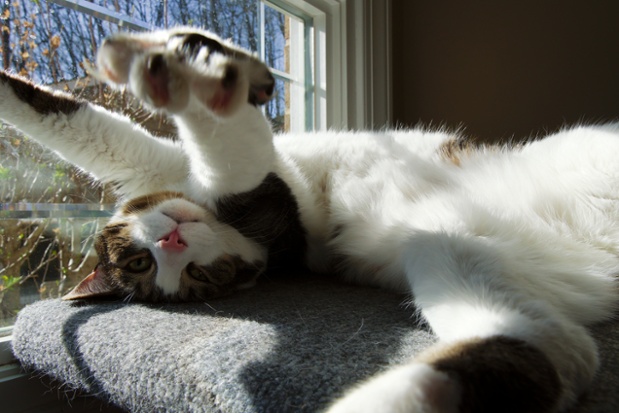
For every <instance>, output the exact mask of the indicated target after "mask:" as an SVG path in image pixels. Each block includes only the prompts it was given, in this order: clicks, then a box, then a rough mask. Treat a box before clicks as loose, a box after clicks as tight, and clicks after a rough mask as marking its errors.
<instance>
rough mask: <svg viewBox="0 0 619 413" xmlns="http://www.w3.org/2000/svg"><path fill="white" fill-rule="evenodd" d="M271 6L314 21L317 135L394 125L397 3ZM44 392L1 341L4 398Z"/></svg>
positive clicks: (355, 0)
mask: <svg viewBox="0 0 619 413" xmlns="http://www.w3.org/2000/svg"><path fill="white" fill-rule="evenodd" d="M79 1H80V0H77V2H79ZM73 2H75V0H73ZM267 2H272V3H274V4H275V5H276V6H280V7H281V5H289V6H291V7H293V8H296V9H298V10H300V11H302V12H303V13H304V14H305V15H306V16H309V18H310V19H311V22H312V27H313V29H312V39H311V47H312V49H313V53H312V55H313V58H314V59H315V61H314V62H313V65H312V67H313V68H314V73H313V74H312V76H313V79H312V80H313V85H314V97H315V99H314V105H315V112H314V119H313V122H314V128H315V129H316V130H326V129H336V130H349V129H381V128H384V127H388V126H390V125H391V124H392V119H393V117H392V116H393V115H392V77H391V73H392V70H391V65H392V63H391V62H392V58H391V56H392V49H391V44H392V41H391V13H392V12H391V10H392V0H267ZM16 383H18V387H19V388H20V391H19V392H18V394H15V395H13V394H10V395H9V394H8V392H7V390H6V389H9V388H11V389H12V388H14V387H15V384H16ZM40 390H41V384H40V383H39V382H38V381H37V380H24V375H23V373H22V372H21V368H20V366H19V365H18V364H17V362H16V360H15V359H14V357H13V355H12V353H11V337H10V336H8V337H3V338H0V394H4V395H5V396H6V397H11V398H14V397H19V398H23V399H24V400H23V405H21V408H22V409H23V408H28V406H30V407H32V406H33V405H35V406H39V407H40V406H41V404H40V403H38V401H37V399H36V398H37V397H40V396H42V395H41V392H40ZM23 395H30V396H31V397H25V396H23ZM4 400H6V399H4ZM18 401H19V402H22V400H18ZM35 403H38V405H37V404H35ZM48 403H49V402H48ZM58 403H61V401H58Z"/></svg>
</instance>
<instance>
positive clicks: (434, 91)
mask: <svg viewBox="0 0 619 413" xmlns="http://www.w3.org/2000/svg"><path fill="white" fill-rule="evenodd" d="M393 42H394V44H393V47H394V61H393V66H394V73H393V86H394V87H393V89H394V94H393V104H394V118H395V119H394V120H395V121H396V122H398V123H400V124H403V125H407V126H411V125H415V124H417V123H418V122H422V123H424V124H429V123H430V122H432V123H433V124H437V123H444V124H446V125H448V126H450V127H456V126H458V125H465V126H466V132H467V133H468V134H470V135H474V136H478V137H479V138H482V139H491V138H509V137H511V136H514V137H516V138H518V137H524V136H527V135H530V134H532V133H538V132H543V131H544V130H556V129H557V128H558V127H559V126H560V125H562V124H564V123H566V122H567V123H575V122H578V121H579V120H585V121H600V120H610V119H619V0H591V1H589V0H580V1H575V0H569V1H568V0H566V1H555V0H552V1H551V0H519V1H502V0H495V1H492V0H487V1H479V0H474V1H473V0H471V1H462V0H393Z"/></svg>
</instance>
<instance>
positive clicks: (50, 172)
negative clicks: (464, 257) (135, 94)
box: [0, 0, 286, 326]
mask: <svg viewBox="0 0 619 413" xmlns="http://www.w3.org/2000/svg"><path fill="white" fill-rule="evenodd" d="M93 3H95V4H97V5H100V6H104V7H107V8H109V9H111V10H114V11H116V12H119V13H122V14H123V15H125V16H128V17H130V18H132V19H133V20H137V21H140V22H147V24H148V25H149V27H151V28H157V27H159V28H166V27H171V26H175V25H194V26H201V27H204V28H206V29H208V30H211V31H213V32H215V33H217V34H218V35H220V36H221V37H223V38H230V39H232V40H233V41H235V42H236V43H237V44H240V45H241V46H243V47H246V48H248V49H250V50H252V51H255V52H257V51H258V50H259V41H258V39H259V38H260V37H259V31H258V24H259V20H258V7H259V5H258V2H257V1H256V0H145V1H140V2H136V1H131V0H109V1H108V0H95V1H93ZM0 10H1V11H0V59H1V62H2V68H3V69H4V70H8V71H12V72H14V73H19V74H21V75H22V76H26V77H30V78H32V79H34V80H35V81H37V82H39V83H43V84H47V85H50V86H52V87H54V88H58V89H62V90H66V91H69V92H71V93H73V94H75V95H77V96H79V97H82V98H85V99H88V100H90V101H92V102H96V103H98V104H100V105H103V106H105V107H108V108H111V109H113V110H116V111H121V112H123V113H125V114H126V115H128V116H130V117H131V118H132V119H133V120H134V121H136V122H139V123H141V124H143V125H144V126H145V127H146V128H147V129H149V130H151V131H152V132H153V133H155V134H156V135H158V136H167V137H170V136H173V135H174V133H175V130H174V128H173V126H172V125H171V124H170V123H169V122H168V120H167V119H166V118H164V117H162V116H159V115H157V116H153V115H151V114H149V113H148V112H147V111H145V110H144V109H143V108H142V107H141V106H140V105H139V103H138V102H136V101H135V100H134V99H133V98H131V97H130V96H129V95H127V94H125V93H121V92H117V91H112V90H110V89H108V88H106V87H104V86H103V85H99V84H96V83H95V82H93V81H92V80H91V79H90V78H89V77H88V68H89V67H90V65H92V62H93V61H94V56H95V53H96V50H97V45H98V44H99V43H100V42H101V40H102V39H103V38H104V37H106V36H108V35H110V34H112V33H114V32H117V31H118V30H119V28H118V26H117V25H115V24H112V23H110V22H107V21H103V20H99V19H96V18H94V17H92V16H89V15H86V14H83V13H80V12H77V11H74V10H70V9H67V8H64V7H62V6H59V5H57V4H54V3H52V2H47V1H44V0H17V1H15V0H8V1H6V2H3V3H2V6H0ZM264 30H265V38H267V39H269V47H265V48H264V50H265V55H264V56H265V60H266V61H267V63H268V64H269V65H271V66H272V67H275V68H277V69H279V70H284V69H285V56H284V45H285V38H286V22H285V18H284V15H283V14H281V13H278V12H275V11H274V10H272V9H269V8H267V12H266V14H265V26H264ZM279 83H280V84H279V85H278V90H277V91H278V97H277V98H276V99H275V100H274V101H273V102H272V103H271V104H269V106H268V107H267V116H269V117H270V118H271V119H272V121H273V123H274V124H275V126H276V127H277V124H281V123H282V122H283V121H282V119H283V117H284V112H285V92H284V85H283V84H281V82H279ZM0 197H1V200H0V202H1V203H2V208H0V213H2V210H3V209H4V210H5V209H6V208H7V207H8V205H13V204H16V203H22V204H23V203H27V204H30V205H32V204H37V203H45V204H50V203H86V204H112V203H113V202H114V200H113V198H112V197H111V195H110V193H109V191H106V189H105V188H103V187H101V186H98V185H95V184H93V183H92V182H91V181H90V180H89V179H88V177H87V176H85V175H84V174H82V173H80V171H78V170H77V169H75V168H73V167H71V166H70V165H67V164H65V163H63V162H61V161H59V159H58V157H57V156H55V155H53V154H51V153H50V152H49V151H47V150H45V149H44V148H42V147H41V146H39V145H38V144H37V143H35V142H34V141H32V140H30V139H28V137H25V136H22V135H21V134H20V133H19V132H17V131H16V130H14V129H13V128H11V127H9V126H6V125H3V124H0ZM102 224H103V222H102V221H101V219H100V218H99V219H96V218H90V219H85V218H40V219H39V218H38V219H2V216H0V326H2V325H4V324H12V319H13V317H14V315H15V314H16V313H17V311H19V309H20V308H22V307H23V306H24V305H25V304H27V303H29V302H30V301H32V300H33V299H34V298H37V297H40V298H47V297H58V296H59V295H62V294H63V293H65V292H67V291H68V289H69V288H71V287H72V286H73V285H75V283H76V282H78V281H79V280H80V279H82V278H83V277H84V276H85V275H87V274H88V273H89V272H90V271H91V270H92V268H93V267H94V265H95V263H96V257H94V256H93V254H92V252H91V251H90V247H91V245H92V237H93V235H94V234H95V233H96V231H97V229H98V228H100V225H102Z"/></svg>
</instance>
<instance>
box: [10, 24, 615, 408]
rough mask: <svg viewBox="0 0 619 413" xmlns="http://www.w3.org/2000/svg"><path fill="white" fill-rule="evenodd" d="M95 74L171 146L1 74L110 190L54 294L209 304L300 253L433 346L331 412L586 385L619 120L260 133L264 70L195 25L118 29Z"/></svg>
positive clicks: (599, 305)
mask: <svg viewBox="0 0 619 413" xmlns="http://www.w3.org/2000/svg"><path fill="white" fill-rule="evenodd" d="M98 68H99V72H100V75H101V77H102V78H103V79H104V80H105V81H107V82H108V83H110V84H115V85H126V86H127V87H128V88H129V89H130V90H131V91H132V92H133V93H134V94H135V95H136V96H137V97H138V98H140V99H141V100H143V101H144V102H146V103H147V104H148V105H150V106H151V107H152V108H153V109H154V110H161V111H165V112H167V113H168V114H170V115H171V116H172V117H173V118H174V120H175V122H176V124H177V126H178V132H179V136H180V140H179V141H172V140H163V139H157V138H155V137H153V136H151V135H150V134H149V133H147V132H146V131H145V130H144V129H142V128H140V127H138V126H136V125H134V124H132V123H131V121H130V120H128V119H127V118H124V117H122V116H120V115H117V114H113V113H110V112H108V111H106V110H104V109H102V108H99V107H96V106H94V105H92V104H90V103H87V102H83V101H77V100H75V99H73V98H72V97H70V96H68V95H65V94H61V93H58V92H51V91H50V90H48V89H45V88H43V87H38V86H35V85H33V84H31V83H29V82H27V81H25V80H23V79H20V78H18V77H15V76H12V75H8V74H2V75H1V77H0V117H2V118H3V119H5V120H6V121H7V122H9V123H11V124H13V125H15V126H16V127H17V128H19V129H21V130H23V131H24V132H25V133H27V134H28V135H29V136H31V137H33V138H35V139H37V140H38V141H39V142H41V143H42V144H44V145H46V146H48V147H50V148H52V149H53V150H55V151H56V152H58V154H59V155H60V156H62V157H63V158H65V159H66V160H68V161H69V162H71V163H73V164H75V165H77V166H79V167H80V168H82V169H83V170H84V171H86V172H88V173H90V174H92V176H93V177H94V178H95V179H97V180H99V181H101V182H107V183H113V184H114V187H115V188H116V191H117V194H118V195H119V197H120V198H121V199H122V200H123V204H122V205H121V206H120V207H119V210H118V213H117V214H116V215H115V216H114V217H113V218H112V219H111V221H110V223H109V224H108V225H107V226H106V228H105V229H104V230H103V232H102V233H101V234H100V235H99V237H98V239H97V246H96V248H97V253H98V254H99V258H100V261H101V263H100V265H99V267H98V268H97V270H96V271H95V272H93V274H92V275H91V276H89V277H88V278H87V279H86V280H85V281H84V282H82V284H80V286H79V287H78V288H77V289H76V290H75V291H74V292H73V293H71V294H70V295H69V296H68V297H67V298H83V297H88V296H97V295H109V294H112V295H116V296H119V297H121V298H126V297H131V298H134V299H137V300H144V301H162V300H170V301H174V300H204V299H208V298H211V297H214V296H217V295H221V294H226V293H229V292H231V291H234V290H235V289H238V288H245V287H248V286H250V285H252V283H253V282H254V281H255V278H256V277H257V276H258V275H259V274H260V273H261V272H262V271H264V270H265V268H267V267H269V268H284V269H285V268H288V266H291V265H296V264H300V263H303V264H305V265H307V266H308V267H309V268H311V269H312V270H315V271H321V272H328V273H333V274H339V275H340V276H342V277H344V278H346V279H348V280H351V281H355V282H361V283H366V284H373V285H379V286H383V287H385V288H390V289H394V290H396V291H405V292H410V293H411V295H412V297H413V298H414V302H415V305H416V306H417V308H418V311H419V313H420V315H422V316H423V317H424V318H425V320H426V321H427V322H428V323H429V325H430V326H431V328H432V329H433V331H434V332H435V333H436V335H437V336H438V337H439V339H440V341H439V343H438V344H437V345H435V346H434V347H432V348H431V349H429V350H428V351H426V352H424V353H423V354H421V355H419V356H417V357H415V358H414V359H412V360H411V362H410V363H409V364H405V365H402V366H399V367H397V368H395V369H392V370H388V371H386V372H384V373H382V374H380V375H378V376H376V377H374V378H373V379H371V380H369V381H368V382H366V383H362V384H360V385H359V386H358V387H356V388H354V389H352V390H350V391H349V392H348V393H346V394H344V395H343V396H342V397H341V398H340V399H339V400H336V401H334V403H333V405H332V406H331V407H330V408H329V412H331V413H339V412H351V413H352V412H355V413H363V412H392V413H404V412H490V411H492V412H498V411H500V412H523V413H524V412H527V413H531V412H555V411H562V410H565V409H567V408H568V407H570V406H572V405H573V404H574V402H575V401H576V398H577V397H578V395H579V394H580V393H582V392H583V391H584V390H585V389H586V388H587V386H588V385H589V384H590V382H591V380H592V378H593V376H594V375H595V372H596V369H597V366H598V358H597V350H596V345H595V343H594V341H593V339H592V338H591V336H590V334H589V332H588V331H587V326H589V325H591V324H592V323H597V322H601V321H604V320H608V319H610V318H612V317H613V315H614V311H615V309H616V306H617V303H618V298H619V295H618V293H617V285H616V283H617V281H616V274H617V272H618V270H619V220H618V218H619V162H617V154H619V125H616V124H608V125H596V126H588V127H584V126H579V127H575V128H570V129H565V130H563V131H561V132H559V133H557V134H554V135H551V136H548V137H546V138H544V139H541V140H537V141H534V142H529V143H526V144H523V145H520V146H516V147H501V148H498V147H492V148H488V147H474V146H472V145H467V143H466V141H465V140H463V138H461V137H459V136H455V135H453V134H450V133H448V132H445V131H440V130H439V131H425V130H420V129H414V130H394V131H383V132H350V133H337V132H317V133H313V134H300V135H281V136H275V137H273V136H272V133H271V129H270V127H269V124H268V122H267V121H266V119H265V118H264V116H263V114H262V113H261V111H260V109H259V107H258V106H259V105H260V104H262V103H264V102H266V101H267V100H268V99H269V98H270V97H271V94H272V93H273V84H274V79H273V77H272V76H271V74H270V73H269V70H268V68H267V67H266V66H265V65H264V64H263V63H262V62H261V61H259V60H258V59H256V58H255V57H254V56H252V55H250V54H249V53H247V52H245V51H243V50H241V49H239V48H237V47H235V46H233V45H231V44H230V43H228V42H225V41H222V40H220V39H218V38H217V37H215V36H213V35H212V34H210V33H206V32H203V31H200V30H196V29H189V28H179V29H174V30H169V31H158V32H151V33H144V34H123V35H117V36H115V37H113V38H111V39H108V40H107V41H106V42H105V43H104V44H103V45H102V46H101V49H100V51H99V54H98ZM333 299H334V300H337V297H333Z"/></svg>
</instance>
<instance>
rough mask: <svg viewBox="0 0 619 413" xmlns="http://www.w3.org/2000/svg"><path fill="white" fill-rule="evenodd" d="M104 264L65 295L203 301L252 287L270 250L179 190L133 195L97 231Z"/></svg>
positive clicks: (97, 241) (100, 261) (101, 259)
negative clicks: (175, 191)
mask: <svg viewBox="0 0 619 413" xmlns="http://www.w3.org/2000/svg"><path fill="white" fill-rule="evenodd" d="M95 248H96V251H97V254H98V256H99V265H98V266H97V268H96V269H95V270H94V271H93V272H92V274H90V275H89V276H88V277H86V278H85V279H84V280H83V281H82V282H81V283H80V284H79V285H78V286H77V287H75V288H74V289H73V291H71V292H70V293H68V294H67V295H66V296H64V297H63V299H65V300H71V299H78V298H89V297H98V296H116V297H119V298H126V299H135V300H139V301H150V302H157V301H197V300H204V299H208V298H213V297H217V296H222V295H226V294H228V293H230V292H232V291H235V290H238V289H242V288H247V287H250V286H252V285H253V284H254V282H255V279H256V278H257V277H258V275H259V274H260V273H261V272H262V271H263V270H264V268H265V263H266V251H265V249H264V248H262V247H260V246H258V245H257V244H256V243H254V242H253V241H251V240H249V239H247V238H245V237H243V236H242V235H241V234H239V233H238V232H237V231H236V230H235V229H234V228H232V227H230V226H227V225H225V224H222V223H220V222H218V221H217V220H216V218H215V216H214V215H213V213H212V212H210V211H209V210H208V209H205V208H203V207H201V206H199V205H197V204H195V203H193V202H191V201H189V200H187V199H186V198H184V197H183V195H181V194H178V193H174V192H161V193H157V194H153V195H148V196H143V197H140V198H136V199H134V200H132V201H129V202H127V203H126V204H125V205H124V206H123V207H122V208H120V210H119V211H118V212H117V213H116V215H115V216H114V217H113V218H112V219H111V220H110V222H109V223H108V224H107V225H106V226H105V228H104V229H103V230H102V231H101V232H100V233H99V234H98V235H97V238H96V241H95Z"/></svg>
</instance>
